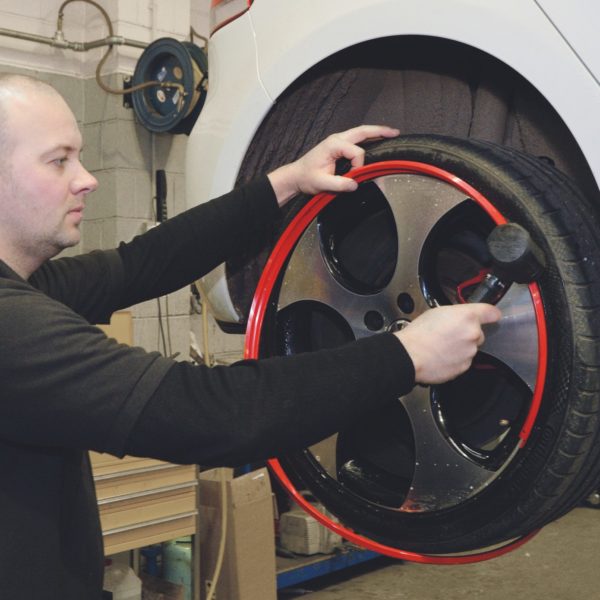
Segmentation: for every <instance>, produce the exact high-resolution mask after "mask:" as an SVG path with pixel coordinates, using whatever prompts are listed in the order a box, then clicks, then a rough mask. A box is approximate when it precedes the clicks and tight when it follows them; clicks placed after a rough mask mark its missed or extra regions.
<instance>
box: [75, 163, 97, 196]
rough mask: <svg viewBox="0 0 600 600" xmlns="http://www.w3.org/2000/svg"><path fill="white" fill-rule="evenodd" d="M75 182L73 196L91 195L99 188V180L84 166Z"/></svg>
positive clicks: (81, 166)
mask: <svg viewBox="0 0 600 600" xmlns="http://www.w3.org/2000/svg"><path fill="white" fill-rule="evenodd" d="M79 167H80V168H79V171H78V173H77V176H76V177H75V179H74V180H73V185H72V187H73V189H72V192H73V194H75V195H77V194H85V195H87V194H89V193H90V192H93V191H94V190H96V189H97V188H98V180H97V179H96V178H95V177H94V176H93V175H92V174H91V173H90V172H89V171H88V170H87V169H86V168H85V167H84V166H83V165H82V164H80V165H79Z"/></svg>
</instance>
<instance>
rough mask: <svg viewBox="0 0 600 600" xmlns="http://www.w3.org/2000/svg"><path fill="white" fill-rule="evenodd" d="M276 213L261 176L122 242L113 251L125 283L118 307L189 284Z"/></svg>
mask: <svg viewBox="0 0 600 600" xmlns="http://www.w3.org/2000/svg"><path fill="white" fill-rule="evenodd" d="M278 214H279V206H278V204H277V199H276V197H275V193H274V191H273V188H272V187H271V184H270V182H269V180H268V178H267V177H266V176H264V177H261V178H260V179H257V180H256V181H254V182H251V183H248V184H246V185H244V186H242V187H240V188H236V189H234V190H232V191H231V192H229V193H228V194H225V195H224V196H221V197H220V198H216V199H215V200H211V201H210V202H207V203H205V204H201V205H199V206H196V207H195V208H192V209H190V210H187V211H185V212H183V213H181V214H179V215H177V216H176V217H173V218H172V219H169V220H168V221H165V222H164V223H162V224H161V225H159V226H158V227H155V228H153V229H151V230H150V231H148V232H146V233H144V234H142V235H139V236H137V237H135V238H134V239H133V240H132V241H131V242H128V243H122V244H121V245H120V246H119V249H118V252H119V255H120V256H121V259H122V263H123V280H124V281H126V282H127V286H125V288H126V289H125V290H124V291H123V297H122V298H121V307H120V308H123V307H126V306H131V305H133V304H137V303H138V302H142V301H144V300H148V299H150V298H156V297H159V296H162V295H164V294H168V293H171V292H173V291H175V290H178V289H181V288H182V287H184V286H186V285H189V284H190V283H192V282H193V281H195V280H196V279H198V278H200V277H202V276H203V275H205V274H206V273H208V272H209V271H211V270H212V269H214V268H215V267H216V266H218V265H219V264H221V263H222V262H224V261H225V260H227V259H228V258H229V257H231V256H234V255H236V254H238V253H239V252H240V251H241V250H243V249H244V248H245V247H246V245H247V244H248V243H249V242H250V240H252V239H253V238H254V237H255V236H256V234H257V232H258V231H259V230H260V228H261V227H263V226H264V225H266V224H267V223H269V222H271V221H272V220H274V219H275V217H276V216H277V215H278Z"/></svg>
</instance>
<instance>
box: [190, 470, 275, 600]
mask: <svg viewBox="0 0 600 600" xmlns="http://www.w3.org/2000/svg"><path fill="white" fill-rule="evenodd" d="M221 473H222V474H223V476H224V477H225V479H226V483H225V490H226V505H227V510H226V514H225V516H226V518H227V533H226V537H225V554H224V558H223V566H222V568H221V575H220V577H219V581H218V583H217V589H216V598H215V600H277V583H276V575H275V532H274V528H273V527H274V526H273V501H272V496H271V483H270V480H269V473H268V471H267V469H265V468H263V469H258V470H257V471H253V472H252V473H248V474H246V475H241V476H240V477H236V478H234V477H233V475H232V471H231V469H213V470H211V471H205V472H204V473H201V474H200V480H199V501H200V508H199V526H198V528H199V535H200V569H201V582H200V592H201V598H203V599H204V598H206V594H207V590H208V589H210V586H211V584H212V582H211V578H212V577H213V574H214V570H215V565H216V563H217V556H218V552H219V544H220V541H221V523H222V521H221V519H222V516H223V515H222V514H221V480H220V477H221Z"/></svg>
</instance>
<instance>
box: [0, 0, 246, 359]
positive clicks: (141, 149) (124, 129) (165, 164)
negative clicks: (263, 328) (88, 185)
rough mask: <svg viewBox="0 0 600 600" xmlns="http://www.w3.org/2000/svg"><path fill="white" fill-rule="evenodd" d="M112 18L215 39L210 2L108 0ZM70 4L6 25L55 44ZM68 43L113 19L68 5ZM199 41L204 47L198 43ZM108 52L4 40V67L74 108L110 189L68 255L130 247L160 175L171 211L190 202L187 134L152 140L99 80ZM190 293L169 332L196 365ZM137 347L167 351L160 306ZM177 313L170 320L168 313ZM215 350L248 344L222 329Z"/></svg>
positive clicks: (26, 11) (119, 71)
mask: <svg viewBox="0 0 600 600" xmlns="http://www.w3.org/2000/svg"><path fill="white" fill-rule="evenodd" d="M98 3H99V4H100V5H101V6H102V7H103V8H104V9H105V10H106V12H107V13H108V15H109V17H110V20H111V23H112V24H113V28H114V33H115V35H120V36H123V37H125V38H128V39H132V40H137V41H140V42H145V43H150V42H151V41H153V40H155V39H158V38H160V37H173V38H175V39H178V40H180V41H184V40H189V39H190V27H191V26H193V27H194V29H195V30H196V31H197V32H198V33H200V34H201V35H206V34H207V29H208V10H209V0H195V1H194V2H192V1H191V0H98ZM61 4H63V0H27V2H23V0H0V22H1V23H2V28H3V29H6V30H16V31H19V32H25V33H28V34H35V35H40V36H46V37H50V38H52V37H53V36H54V35H55V31H56V22H57V16H58V10H59V8H60V6H61ZM63 33H64V38H65V39H66V40H68V41H73V42H84V41H91V40H96V39H102V38H104V37H106V36H107V35H108V29H107V25H106V22H105V20H104V18H103V16H102V15H101V13H100V11H98V10H97V8H96V7H94V6H93V5H91V4H89V3H86V2H84V1H82V0H77V1H75V2H71V3H69V4H68V5H67V6H65V8H64V21H63ZM195 41H196V43H198V44H202V41H201V40H198V39H196V40H195ZM105 52H106V48H100V49H95V50H92V51H89V52H74V51H72V50H64V49H59V48H54V47H52V46H50V45H45V44H42V43H36V42H31V41H24V40H20V39H13V38H12V37H7V36H4V35H0V70H3V71H11V72H22V73H28V74H31V75H34V76H37V77H40V78H41V79H44V80H46V81H48V82H50V83H51V84H52V85H54V86H55V87H56V88H57V89H58V90H59V91H60V92H61V93H62V94H63V95H64V96H65V98H66V99H67V101H68V103H69V104H70V106H71V107H72V109H73V111H74V113H75V115H76V117H77V119H78V121H79V123H80V127H81V129H82V132H83V136H84V144H85V147H84V152H83V161H84V164H85V165H86V167H87V168H88V169H89V170H90V171H91V172H92V173H93V174H94V175H95V176H96V177H97V178H98V181H99V182H100V187H99V189H98V191H97V192H95V193H94V194H93V195H92V196H90V197H89V199H88V203H87V207H86V214H85V222H84V225H83V228H82V241H81V243H80V245H79V246H78V247H76V248H73V249H69V250H68V251H66V252H65V253H66V254H76V253H79V252H82V251H89V250H93V249H96V248H112V247H115V246H116V245H118V243H119V242H120V241H123V240H129V239H131V238H132V237H133V236H135V235H137V234H139V233H141V232H143V231H144V230H145V229H147V228H148V227H150V226H152V224H153V223H154V200H153V196H154V175H153V173H154V172H155V170H156V169H165V170H166V172H167V184H168V214H169V216H173V215H174V214H176V213H178V212H180V211H182V210H183V209H184V207H185V206H186V202H185V197H184V193H185V174H184V171H183V169H184V163H185V160H184V158H185V149H186V142H187V137H186V136H173V135H170V134H152V133H150V132H148V131H147V130H146V129H144V128H143V127H142V126H141V125H139V124H138V123H136V121H135V118H134V114H133V111H132V110H130V109H127V108H124V107H123V98H122V96H119V95H112V94H108V93H106V92H104V91H103V90H102V89H101V88H100V87H99V86H98V84H97V82H96V80H95V77H94V73H95V69H96V66H97V64H98V61H99V60H100V59H101V57H102V56H103V55H104V53H105ZM141 52H142V50H140V49H138V48H134V47H128V46H119V47H115V49H114V50H113V52H112V55H111V58H110V59H109V60H108V62H107V63H106V64H105V66H104V69H103V74H102V79H103V80H104V81H105V82H106V83H108V84H109V85H110V86H111V87H113V88H117V89H120V88H122V82H123V78H124V77H125V76H128V75H131V74H132V73H133V70H134V68H135V64H136V62H137V59H138V58H139V56H140V54H141ZM191 306H192V303H191V294H190V290H189V289H185V290H182V291H180V292H178V293H175V294H172V295H170V296H169V298H167V299H163V300H162V301H161V312H162V316H163V320H162V327H163V331H164V335H165V337H166V338H167V344H166V346H167V351H166V354H175V353H178V358H180V359H187V358H188V357H189V350H190V331H192V332H194V334H195V336H196V338H197V340H198V343H199V346H200V348H202V346H203V340H202V327H201V326H200V318H199V316H198V315H197V314H195V313H194V311H193V310H191V308H190V307H191ZM133 313H134V342H135V343H136V344H137V345H141V346H143V347H145V348H146V349H148V350H160V351H163V350H164V345H163V343H162V339H163V336H162V335H161V328H160V324H161V323H160V321H159V309H158V305H157V301H150V302H147V303H145V304H142V305H139V306H137V307H135V308H134V309H133ZM166 315H168V317H167V316H166ZM210 330H211V332H212V334H213V335H212V339H211V352H213V353H215V354H216V358H217V359H221V360H227V359H228V357H229V356H232V357H237V355H238V354H239V351H240V348H241V340H240V339H239V336H238V337H234V338H231V337H230V336H224V335H222V334H221V333H220V331H219V330H218V328H216V327H215V326H214V324H213V323H211V325H210Z"/></svg>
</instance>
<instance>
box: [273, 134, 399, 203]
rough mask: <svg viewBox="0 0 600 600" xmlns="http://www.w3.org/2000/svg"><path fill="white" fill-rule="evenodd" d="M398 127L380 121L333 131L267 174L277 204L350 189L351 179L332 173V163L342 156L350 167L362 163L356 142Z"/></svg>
mask: <svg viewBox="0 0 600 600" xmlns="http://www.w3.org/2000/svg"><path fill="white" fill-rule="evenodd" d="M399 133H400V131H399V130H398V129H393V128H391V127H386V126H383V125H381V126H380V125H361V126H360V127H354V128H353V129H348V130H346V131H342V132H341V133H334V134H332V135H330V136H329V137H328V138H326V139H325V140H323V141H322V142H321V143H320V144H318V145H317V146H315V147H314V148H313V149H312V150H309V151H308V152H307V153H306V154H305V155H304V156H302V157H300V158H299V159H298V160H296V161H294V162H293V163H290V164H287V165H284V166H283V167H279V168H278V169H276V170H275V171H273V172H272V173H269V175H268V177H269V180H270V181H271V185H272V186H273V190H274V191H275V195H276V197H277V202H278V203H279V206H283V205H284V204H285V203H286V202H287V201H288V200H289V199H290V198H293V197H294V196H295V195H296V194H318V193H320V192H333V193H340V192H353V191H354V190H355V189H356V188H357V186H358V184H357V183H356V181H354V180H353V179H350V178H348V177H343V176H341V175H335V163H336V161H337V160H339V159H340V158H346V159H347V160H349V161H350V163H351V164H352V167H354V168H356V167H362V165H363V163H364V157H365V151H364V150H363V149H362V148H361V147H360V146H357V144H360V143H361V142H364V141H366V140H374V139H377V138H390V137H396V136H397V135H398V134H399Z"/></svg>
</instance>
